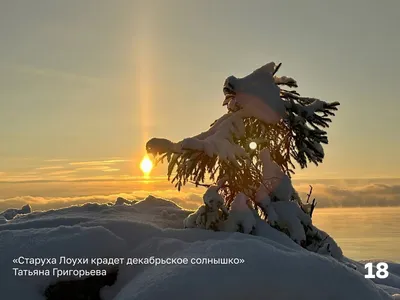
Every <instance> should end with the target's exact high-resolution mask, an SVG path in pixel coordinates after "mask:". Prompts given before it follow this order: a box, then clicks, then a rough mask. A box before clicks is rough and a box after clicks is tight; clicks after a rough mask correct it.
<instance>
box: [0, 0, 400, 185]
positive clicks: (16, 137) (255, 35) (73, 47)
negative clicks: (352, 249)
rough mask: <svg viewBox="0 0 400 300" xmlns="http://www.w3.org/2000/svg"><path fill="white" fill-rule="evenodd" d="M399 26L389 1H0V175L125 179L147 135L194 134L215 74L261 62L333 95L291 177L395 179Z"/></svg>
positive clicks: (207, 113) (215, 109) (214, 98)
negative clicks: (310, 159) (320, 128)
mask: <svg viewBox="0 0 400 300" xmlns="http://www.w3.org/2000/svg"><path fill="white" fill-rule="evenodd" d="M399 28H400V2H399V1H396V0H382V1H376V0H374V1H372V0H351V1H349V0H347V1H343V0H340V1H326V0H316V1H309V0H301V1H299V0H292V1H267V0H260V1H257V0H248V1H237V0H229V1H228V0H226V1H225V0H224V1H223V0H213V1H210V0H196V1H194V0H179V1H178V0H163V1H161V0H160V1H151V0H147V1H122V0H114V1H109V0H107V1H105V0H63V1H61V0H60V1H54V0H46V1H45V0H35V1H31V0H25V1H22V0H14V1H11V0H10V1H1V2H0V41H1V47H0V141H1V145H0V175H1V174H2V176H3V180H9V179H10V178H11V179H15V180H17V179H18V178H20V179H23V178H27V179H35V178H38V179H40V178H42V179H43V178H46V179H48V178H51V179H57V178H70V177H69V176H73V178H86V177H90V176H101V175H104V174H103V173H104V171H105V170H106V171H107V170H108V171H107V175H110V174H115V175H113V176H117V175H118V176H132V175H139V174H140V171H139V170H138V168H137V165H138V160H140V158H141V156H142V155H143V151H144V143H145V141H146V139H147V138H149V137H153V136H157V137H167V138H170V139H172V140H175V141H177V140H179V139H181V138H184V137H187V136H190V135H194V134H196V133H199V132H200V131H203V130H205V129H206V128H207V127H208V125H209V124H210V123H211V122H213V121H214V120H215V119H216V118H217V117H219V116H220V115H221V114H222V113H223V112H224V108H223V107H222V106H221V102H222V98H223V95H222V84H223V82H224V79H225V78H226V77H227V76H229V75H232V74H233V75H236V76H242V75H245V74H246V73H248V72H251V71H252V70H253V69H255V68H257V67H259V66H261V65H263V64H265V63H267V62H269V61H275V62H282V63H283V66H282V68H281V71H280V74H281V75H287V76H293V77H295V78H296V79H297V81H298V83H299V85H300V89H299V91H300V92H301V93H302V94H304V95H307V96H315V97H321V98H322V99H324V100H328V101H340V102H341V104H342V105H341V107H340V111H339V112H338V115H337V117H335V118H334V121H333V124H332V128H331V129H330V130H329V138H330V142H331V144H330V145H329V146H328V147H327V148H326V160H325V163H324V164H323V165H322V166H321V167H319V168H311V169H310V170H307V171H306V172H300V174H299V176H303V177H307V176H309V177H313V178H317V177H323V178H327V177H346V178H348V177H400V176H399V175H400V174H399V171H398V167H399V165H400V159H399V156H398V153H400V135H399V133H398V123H399V120H398V118H399V117H398V114H399V108H400V105H399V101H400V100H399V99H398V96H397V94H396V91H397V86H398V83H399V82H400V73H399V71H398V70H399V69H400V58H399V57H398V55H399V53H400V38H399V34H398V30H399ZM52 159H65V161H63V162H61V163H60V162H54V161H50V162H49V161H48V160H52ZM110 159H119V160H121V162H116V163H112V165H113V167H112V168H108V167H107V166H109V165H110V163H108V164H107V163H106V164H105V165H106V167H105V168H103V169H101V167H102V166H103V167H104V164H103V165H102V164H101V163H99V165H101V166H100V167H99V166H97V167H99V168H97V169H95V168H93V169H92V170H90V172H89V173H81V171H83V172H85V170H80V171H77V170H76V169H74V168H75V167H74V166H76V164H75V165H74V164H71V162H82V161H83V162H84V161H104V160H110ZM46 160H47V161H46ZM122 161H123V162H122ZM67 162H69V163H67ZM89 165H91V166H93V164H89ZM40 167H42V169H38V168H40ZM43 167H45V169H43ZM48 167H50V168H48ZM46 168H48V169H46ZM107 168H108V169H107ZM64 169H65V170H64ZM81 169H82V168H81ZM50 170H52V171H51V172H50ZM54 170H58V171H57V172H54ZM60 170H61V171H60ZM110 170H111V171H110ZM86 171H89V168H88V170H86ZM1 172H3V173H1ZM60 172H61V173H60ZM63 172H64V173H63ZM156 173H157V172H156ZM115 178H116V177H115Z"/></svg>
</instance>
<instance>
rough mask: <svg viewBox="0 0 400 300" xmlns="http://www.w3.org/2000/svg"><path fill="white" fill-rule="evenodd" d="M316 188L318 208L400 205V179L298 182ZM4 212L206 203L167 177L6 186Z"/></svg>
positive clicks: (304, 188)
mask: <svg viewBox="0 0 400 300" xmlns="http://www.w3.org/2000/svg"><path fill="white" fill-rule="evenodd" d="M310 184H311V185H312V186H313V193H312V196H311V199H313V198H316V200H317V202H318V207H358V206H399V205H400V179H360V180H335V179H332V180H319V181H318V180H314V181H303V180H301V181H295V182H294V185H295V187H296V189H297V190H298V191H299V193H300V195H301V196H302V198H303V199H304V200H305V199H306V198H307V193H308V192H309V189H310V187H309V185H310ZM0 188H1V191H0V193H1V194H0V197H1V200H0V211H3V210H5V209H7V208H19V207H21V206H22V205H25V204H27V203H29V204H30V205H31V206H32V208H33V209H34V210H47V209H52V208H60V207H65V206H70V205H78V204H82V203H86V202H99V203H107V202H114V201H115V200H116V199H117V197H124V198H126V199H129V200H140V199H144V198H145V197H146V196H148V195H150V194H151V195H154V196H157V197H162V198H165V199H170V200H173V201H174V202H176V203H177V204H179V205H180V206H182V207H184V208H187V209H195V208H197V207H198V206H199V204H200V203H201V201H202V194H203V193H204V191H205V188H203V187H198V188H196V187H193V186H187V187H184V188H183V190H182V191H181V192H178V191H176V190H174V189H173V185H171V184H170V183H168V182H166V180H165V179H163V178H155V179H154V180H152V181H140V180H134V181H130V180H129V181H109V180H98V181H79V182H41V183H39V182H38V183H24V184H22V183H19V184H11V185H4V184H3V185H2V186H1V187H0Z"/></svg>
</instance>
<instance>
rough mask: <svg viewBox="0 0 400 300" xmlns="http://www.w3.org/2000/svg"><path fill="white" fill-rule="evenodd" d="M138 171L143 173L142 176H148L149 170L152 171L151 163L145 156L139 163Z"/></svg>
mask: <svg viewBox="0 0 400 300" xmlns="http://www.w3.org/2000/svg"><path fill="white" fill-rule="evenodd" d="M140 169H141V170H142V171H143V173H144V175H149V174H150V172H151V169H153V162H152V161H151V160H150V158H149V157H148V156H147V155H146V156H145V157H143V159H142V161H141V162H140Z"/></svg>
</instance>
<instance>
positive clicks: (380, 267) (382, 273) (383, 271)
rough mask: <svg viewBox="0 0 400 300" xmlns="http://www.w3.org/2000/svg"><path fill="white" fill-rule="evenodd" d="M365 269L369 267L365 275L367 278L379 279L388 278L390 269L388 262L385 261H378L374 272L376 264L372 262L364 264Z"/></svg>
mask: <svg viewBox="0 0 400 300" xmlns="http://www.w3.org/2000/svg"><path fill="white" fill-rule="evenodd" d="M364 268H365V269H367V271H368V272H367V274H366V275H365V276H364V277H365V278H369V279H370V278H376V277H378V278H379V279H385V278H388V276H389V271H388V268H389V266H388V264H387V263H384V262H380V263H377V265H376V272H375V274H374V265H373V264H372V262H370V263H367V264H365V266H364Z"/></svg>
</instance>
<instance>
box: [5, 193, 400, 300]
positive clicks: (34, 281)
mask: <svg viewBox="0 0 400 300" xmlns="http://www.w3.org/2000/svg"><path fill="white" fill-rule="evenodd" d="M118 204H119V205H100V204H86V205H83V206H75V207H69V208H65V209H59V210H50V211H46V212H32V213H27V214H25V215H18V216H16V217H15V218H14V219H12V220H9V221H5V219H4V218H3V219H4V221H2V222H0V223H1V225H0V278H1V280H0V291H1V292H0V293H1V294H0V295H1V296H0V298H1V299H7V300H27V299H28V300H36V299H37V300H39V299H45V298H44V296H43V291H44V290H45V289H46V287H47V286H48V285H49V284H50V283H54V282H56V281H57V280H60V279H56V278H55V277H53V276H47V277H44V276H35V277H19V276H15V275H14V271H13V268H16V267H18V268H27V267H28V266H26V265H25V266H24V265H16V264H14V263H13V259H15V258H18V257H20V256H24V257H27V258H28V257H42V258H52V257H55V258H57V262H58V258H59V257H60V256H66V257H74V258H78V257H87V258H92V257H93V258H94V257H124V258H128V257H130V258H135V257H136V258H145V257H151V256H155V257H164V258H168V257H175V258H177V257H181V258H184V257H186V258H189V260H190V258H193V257H195V258H198V257H200V258H240V259H244V261H245V262H244V263H243V264H237V265H194V264H190V263H189V264H187V265H163V266H148V265H147V266H146V265H136V266H135V265H133V266H132V265H131V266H127V265H126V264H123V265H121V266H120V273H119V276H118V279H117V282H116V283H115V284H114V285H113V286H111V287H105V288H103V290H102V297H103V299H105V300H111V299H113V300H150V299H151V300H159V299H174V300H179V299H182V300H186V299H191V300H194V299H198V300H203V299H207V300H214V299H215V300H217V299H218V300H221V299H230V300H235V299H238V300H239V299H252V300H257V299H260V300H266V299H268V300H302V299H304V300H325V299H329V300H347V299H349V300H369V299H371V300H380V299H400V296H390V295H394V294H400V265H399V264H390V265H389V271H390V272H391V274H390V276H389V277H388V278H386V279H377V280H375V279H374V281H375V282H373V281H371V280H367V279H365V278H364V275H363V274H364V271H365V270H364V265H363V264H361V263H356V262H351V261H350V260H348V262H349V263H352V264H353V265H354V266H356V267H357V269H358V270H357V271H356V270H353V269H352V268H350V267H348V266H346V265H345V264H343V263H339V262H337V261H336V260H334V259H331V258H326V257H322V256H320V255H318V254H314V253H311V252H308V251H307V250H304V249H302V248H301V247H300V246H298V245H297V244H295V243H294V242H292V241H291V240H290V239H289V238H288V237H286V236H285V235H284V234H282V233H280V232H278V231H276V230H275V229H272V228H270V227H269V226H268V225H265V226H260V227H259V228H261V229H260V230H259V232H258V234H260V235H262V237H255V236H251V235H248V234H241V233H226V232H212V231H205V230H200V229H181V228H182V226H183V219H184V218H185V217H186V216H187V215H188V214H189V212H188V211H185V210H182V209H181V208H179V207H178V206H176V205H175V204H174V203H172V202H169V201H166V200H162V199H157V198H154V197H151V196H150V197H148V198H147V199H145V200H143V201H140V202H137V203H134V202H125V204H124V201H118ZM3 219H2V220H3ZM321 229H324V228H321ZM125 262H126V259H125ZM58 267H60V268H63V269H71V268H72V267H66V266H57V265H46V266H44V268H49V269H50V270H51V269H52V268H58ZM77 268H78V269H82V268H84V269H88V268H90V266H77ZM101 268H104V267H101ZM389 294H390V295H389ZM396 297H397V298H396Z"/></svg>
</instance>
